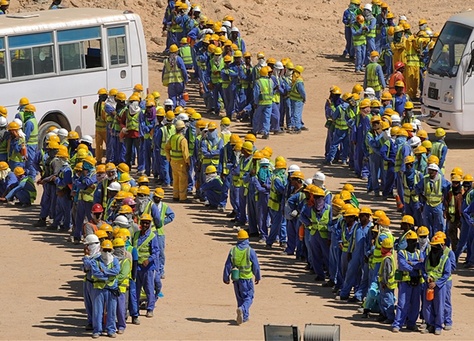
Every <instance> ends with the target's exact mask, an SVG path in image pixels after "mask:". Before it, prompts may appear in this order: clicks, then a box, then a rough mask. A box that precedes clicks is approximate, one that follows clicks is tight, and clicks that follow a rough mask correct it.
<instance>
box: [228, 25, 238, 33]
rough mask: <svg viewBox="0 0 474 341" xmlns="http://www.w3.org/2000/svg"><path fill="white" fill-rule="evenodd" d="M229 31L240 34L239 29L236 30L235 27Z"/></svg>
mask: <svg viewBox="0 0 474 341" xmlns="http://www.w3.org/2000/svg"><path fill="white" fill-rule="evenodd" d="M230 31H231V32H240V31H239V29H238V28H237V27H235V26H234V27H232V28H231V29H230Z"/></svg>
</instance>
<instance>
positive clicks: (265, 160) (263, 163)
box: [260, 158, 270, 166]
mask: <svg viewBox="0 0 474 341" xmlns="http://www.w3.org/2000/svg"><path fill="white" fill-rule="evenodd" d="M262 165H267V166H268V165H270V160H268V159H267V158H262V159H261V160H260V166H262Z"/></svg>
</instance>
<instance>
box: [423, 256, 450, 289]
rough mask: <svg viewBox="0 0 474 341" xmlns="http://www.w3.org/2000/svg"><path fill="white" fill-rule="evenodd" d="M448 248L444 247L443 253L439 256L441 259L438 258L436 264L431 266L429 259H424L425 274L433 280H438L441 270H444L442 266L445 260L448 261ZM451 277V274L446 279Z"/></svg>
mask: <svg viewBox="0 0 474 341" xmlns="http://www.w3.org/2000/svg"><path fill="white" fill-rule="evenodd" d="M450 250H451V249H450V248H445V249H444V251H443V255H442V256H441V259H440V260H439V263H438V265H437V266H431V264H430V259H429V257H428V259H427V260H426V263H425V270H426V274H427V275H428V278H432V279H433V281H435V282H436V281H437V280H439V279H440V278H441V277H443V272H444V266H445V265H446V262H447V261H449V251H450ZM449 279H451V276H449V278H448V280H449Z"/></svg>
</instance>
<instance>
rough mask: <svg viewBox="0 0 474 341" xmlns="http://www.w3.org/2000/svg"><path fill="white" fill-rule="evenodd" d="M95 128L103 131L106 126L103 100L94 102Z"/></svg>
mask: <svg viewBox="0 0 474 341" xmlns="http://www.w3.org/2000/svg"><path fill="white" fill-rule="evenodd" d="M94 113H95V130H96V131H105V130H106V127H107V121H106V119H107V114H106V112H105V102H95V103H94Z"/></svg>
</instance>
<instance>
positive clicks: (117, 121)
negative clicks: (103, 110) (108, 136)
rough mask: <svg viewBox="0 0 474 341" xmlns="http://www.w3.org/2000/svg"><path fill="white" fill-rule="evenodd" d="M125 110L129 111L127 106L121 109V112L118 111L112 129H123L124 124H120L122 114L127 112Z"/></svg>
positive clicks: (117, 130) (116, 130)
mask: <svg viewBox="0 0 474 341" xmlns="http://www.w3.org/2000/svg"><path fill="white" fill-rule="evenodd" d="M125 111H127V107H126V106H125V107H123V108H122V109H120V111H119V112H117V114H116V115H115V117H114V120H113V121H112V129H113V130H114V131H115V132H119V131H120V130H122V126H121V125H120V119H121V117H122V115H123V114H124V113H125Z"/></svg>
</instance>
